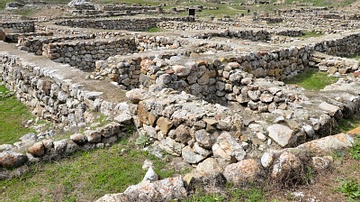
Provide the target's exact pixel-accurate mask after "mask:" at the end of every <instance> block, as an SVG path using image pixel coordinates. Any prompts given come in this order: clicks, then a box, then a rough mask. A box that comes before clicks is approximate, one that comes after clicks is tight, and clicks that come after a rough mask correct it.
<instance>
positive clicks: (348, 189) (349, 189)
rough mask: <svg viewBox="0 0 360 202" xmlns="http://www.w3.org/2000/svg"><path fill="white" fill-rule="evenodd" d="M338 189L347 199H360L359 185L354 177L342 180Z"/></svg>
mask: <svg viewBox="0 0 360 202" xmlns="http://www.w3.org/2000/svg"><path fill="white" fill-rule="evenodd" d="M339 190H340V192H341V193H343V194H344V195H345V196H346V197H347V198H348V201H357V199H360V185H359V183H358V182H357V180H355V179H350V180H348V181H344V182H342V183H341V186H340V187H339Z"/></svg>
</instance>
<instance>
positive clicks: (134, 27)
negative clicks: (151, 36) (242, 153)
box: [55, 17, 194, 31]
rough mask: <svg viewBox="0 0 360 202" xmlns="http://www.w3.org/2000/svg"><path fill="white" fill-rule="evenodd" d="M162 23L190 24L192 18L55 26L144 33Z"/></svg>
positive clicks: (77, 22) (103, 21)
mask: <svg viewBox="0 0 360 202" xmlns="http://www.w3.org/2000/svg"><path fill="white" fill-rule="evenodd" d="M163 21H185V22H192V21H194V18H192V17H160V18H130V19H125V18H119V19H103V20H65V21H60V22H56V23H55V24H57V25H62V26H70V27H81V28H95V29H116V30H131V31H146V30H147V29H149V28H151V27H156V24H157V23H158V22H163Z"/></svg>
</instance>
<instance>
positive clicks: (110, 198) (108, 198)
mask: <svg viewBox="0 0 360 202" xmlns="http://www.w3.org/2000/svg"><path fill="white" fill-rule="evenodd" d="M186 196H187V194H186V190H185V186H184V181H183V179H182V177H181V176H179V177H174V178H166V179H163V180H160V181H156V182H153V183H151V182H150V181H144V182H141V183H140V184H137V185H132V186H130V187H128V188H127V189H126V190H125V192H124V193H119V194H106V195H105V196H103V197H101V198H100V199H98V200H97V202H125V201H126V202H127V201H170V200H172V199H183V198H185V197H186Z"/></svg>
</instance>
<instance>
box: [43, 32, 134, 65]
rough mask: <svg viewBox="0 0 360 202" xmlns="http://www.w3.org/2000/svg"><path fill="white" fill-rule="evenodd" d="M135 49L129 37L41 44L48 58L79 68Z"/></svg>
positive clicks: (132, 51)
mask: <svg viewBox="0 0 360 202" xmlns="http://www.w3.org/2000/svg"><path fill="white" fill-rule="evenodd" d="M136 51H137V50H136V44H135V40H134V39H133V38H130V37H122V38H113V39H108V40H88V41H73V42H63V43H50V44H45V45H44V46H43V54H44V55H45V56H47V57H48V58H49V59H51V60H54V61H56V62H60V63H68V64H70V65H71V66H75V67H77V68H79V69H91V68H94V67H95V61H97V60H105V59H107V58H108V57H110V56H112V55H121V54H123V55H126V54H129V53H134V52H136Z"/></svg>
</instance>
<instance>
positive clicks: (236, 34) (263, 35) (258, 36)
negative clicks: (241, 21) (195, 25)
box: [194, 29, 271, 41]
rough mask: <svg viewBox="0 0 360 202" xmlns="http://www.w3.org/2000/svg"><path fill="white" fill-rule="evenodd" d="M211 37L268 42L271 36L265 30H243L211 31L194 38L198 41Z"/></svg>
mask: <svg viewBox="0 0 360 202" xmlns="http://www.w3.org/2000/svg"><path fill="white" fill-rule="evenodd" d="M212 37H227V38H239V39H247V40H251V41H269V40H270V38H271V34H270V33H269V32H268V31H266V30H259V29H243V30H225V31H217V32H216V31H213V32H203V33H201V34H197V35H195V36H194V38H198V39H210V38H212Z"/></svg>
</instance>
